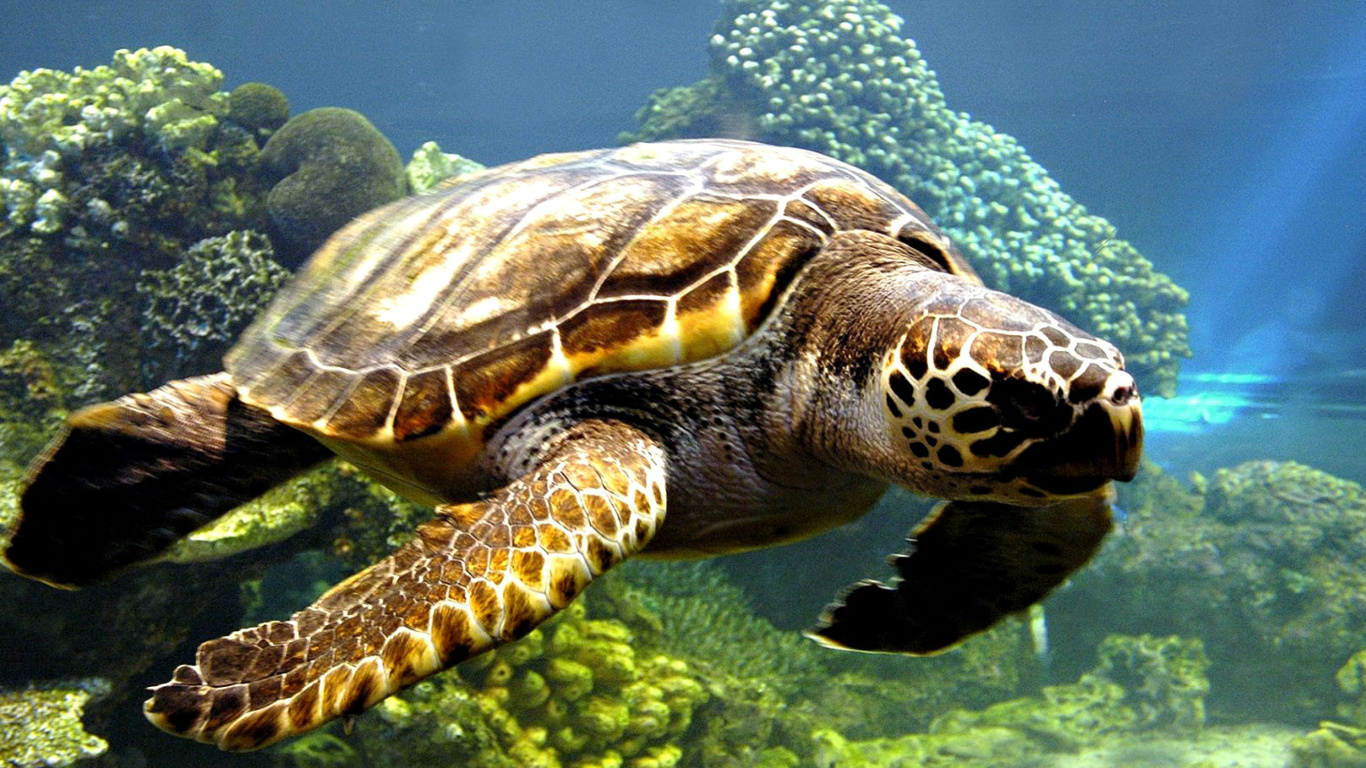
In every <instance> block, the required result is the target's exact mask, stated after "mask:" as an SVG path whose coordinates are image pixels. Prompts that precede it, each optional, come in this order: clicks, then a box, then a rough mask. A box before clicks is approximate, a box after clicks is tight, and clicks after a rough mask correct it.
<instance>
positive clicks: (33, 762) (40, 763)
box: [0, 679, 109, 768]
mask: <svg viewBox="0 0 1366 768" xmlns="http://www.w3.org/2000/svg"><path fill="white" fill-rule="evenodd" d="M108 693H109V683H108V682H107V681H104V680H99V679H91V680H81V681H77V682H75V683H68V684H57V685H49V686H43V687H38V688H24V689H18V690H5V689H0V765H4V766H7V768H59V766H65V765H71V764H72V763H74V762H77V761H78V760H86V759H89V758H94V757H99V756H100V755H102V754H104V753H105V752H106V751H107V750H108V749H109V744H108V743H107V742H106V741H105V740H104V739H102V738H100V737H99V736H95V735H92V734H90V733H87V732H86V730H85V728H84V727H83V726H82V724H81V714H82V712H83V710H84V709H85V706H86V704H87V703H89V702H90V701H91V700H92V699H98V698H100V697H102V696H105V695H108Z"/></svg>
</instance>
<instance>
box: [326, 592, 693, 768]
mask: <svg viewBox="0 0 1366 768" xmlns="http://www.w3.org/2000/svg"><path fill="white" fill-rule="evenodd" d="M631 641H632V634H631V631H630V629H628V628H627V627H626V626H625V625H624V624H622V623H620V622H617V621H612V620H603V619H590V618H588V615H587V610H586V607H585V605H584V603H583V601H578V602H575V603H573V604H571V605H570V606H569V607H568V608H566V609H565V610H564V611H563V612H562V613H561V615H560V616H559V617H557V618H556V619H555V620H554V621H552V622H551V623H549V624H547V625H546V626H543V627H541V628H539V629H537V630H535V631H533V632H531V633H530V634H529V635H528V636H527V637H525V638H523V639H522V640H519V641H518V642H516V643H513V644H511V645H507V646H504V647H502V648H499V649H498V650H496V651H494V652H492V653H489V654H485V655H483V656H480V657H476V658H475V659H472V660H471V661H469V662H467V663H465V664H464V665H462V666H461V667H460V668H459V669H460V676H459V677H457V676H455V675H451V674H446V675H441V676H438V677H435V678H432V679H430V680H427V681H425V682H423V683H419V684H418V685H416V686H414V687H413V689H412V690H411V691H409V692H408V693H405V694H402V695H401V696H399V697H394V698H391V699H389V700H387V701H385V702H384V703H383V704H381V705H380V707H379V709H378V713H379V715H378V717H367V718H363V719H362V720H361V721H360V722H359V723H358V727H357V729H356V733H355V736H354V739H353V742H352V743H354V744H355V746H356V748H357V751H358V753H359V757H358V762H357V763H353V764H363V765H419V764H421V765H461V766H465V765H471V766H504V765H506V766H512V765H517V766H524V765H529V766H535V765H540V766H560V765H575V766H592V765H621V766H635V767H637V768H654V767H656V766H671V765H675V764H677V762H678V760H679V759H680V757H681V755H682V751H681V749H680V746H679V745H677V744H676V743H675V742H676V741H677V740H678V739H679V737H680V736H681V735H682V734H683V733H684V732H685V731H687V730H688V729H689V727H690V726H691V725H692V722H693V714H694V712H695V711H696V710H697V709H698V707H699V706H700V705H702V704H703V703H704V702H706V701H707V699H708V693H707V691H706V689H705V688H704V686H703V684H702V682H700V681H699V679H698V678H697V676H696V673H695V672H693V671H692V670H691V668H690V666H689V664H688V663H687V662H684V661H682V660H681V659H677V658H671V657H669V656H666V655H663V654H657V653H650V652H648V651H644V650H640V649H637V648H635V647H633V646H632V644H631ZM461 678H464V679H465V680H468V681H469V682H468V684H466V683H464V682H462V680H461Z"/></svg>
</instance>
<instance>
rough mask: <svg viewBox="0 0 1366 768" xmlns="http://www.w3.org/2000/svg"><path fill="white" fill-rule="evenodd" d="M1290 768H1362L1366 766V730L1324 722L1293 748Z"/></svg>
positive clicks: (1298, 741)
mask: <svg viewBox="0 0 1366 768" xmlns="http://www.w3.org/2000/svg"><path fill="white" fill-rule="evenodd" d="M1291 754H1292V757H1291V760H1290V763H1289V764H1288V766H1287V768H1362V767H1363V766H1366V728H1355V727H1352V726H1350V725H1343V724H1341V723H1331V722H1324V723H1321V724H1320V725H1319V728H1318V730H1316V731H1313V732H1311V733H1308V734H1306V735H1304V736H1302V737H1300V738H1298V739H1296V740H1295V741H1294V742H1293V743H1292V744H1291Z"/></svg>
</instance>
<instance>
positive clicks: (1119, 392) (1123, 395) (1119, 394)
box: [1110, 386, 1138, 405]
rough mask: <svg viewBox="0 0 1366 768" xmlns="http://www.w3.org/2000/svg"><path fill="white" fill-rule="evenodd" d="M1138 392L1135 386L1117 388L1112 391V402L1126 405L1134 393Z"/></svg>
mask: <svg viewBox="0 0 1366 768" xmlns="http://www.w3.org/2000/svg"><path fill="white" fill-rule="evenodd" d="M1136 394H1138V393H1137V392H1136V391H1135V389H1134V387H1133V386H1128V387H1120V388H1118V389H1116V390H1115V391H1114V392H1112V393H1110V402H1111V403H1114V404H1115V405H1124V404H1125V403H1127V402H1129V401H1130V400H1132V399H1133V397H1134V395H1136Z"/></svg>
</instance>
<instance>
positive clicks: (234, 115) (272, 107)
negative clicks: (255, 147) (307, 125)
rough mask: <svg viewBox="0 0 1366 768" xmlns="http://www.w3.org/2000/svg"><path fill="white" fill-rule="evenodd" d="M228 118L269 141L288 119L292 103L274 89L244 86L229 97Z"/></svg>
mask: <svg viewBox="0 0 1366 768" xmlns="http://www.w3.org/2000/svg"><path fill="white" fill-rule="evenodd" d="M228 117H229V118H230V119H231V120H232V121H233V122H235V123H237V124H238V125H240V126H242V127H243V128H246V129H247V130H250V131H254V132H256V133H257V134H259V135H264V136H267V137H268V136H270V134H272V133H274V132H275V131H276V130H277V129H279V127H280V126H282V125H284V124H285V121H286V120H288V119H289V99H288V98H286V97H285V95H284V94H283V93H281V92H280V89H278V88H276V87H275V86H273V85H267V84H265V83H243V84H241V85H239V86H237V87H236V88H233V89H232V92H231V93H229V94H228Z"/></svg>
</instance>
